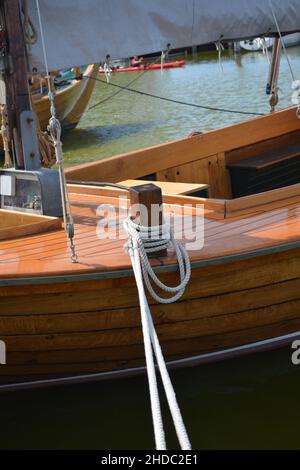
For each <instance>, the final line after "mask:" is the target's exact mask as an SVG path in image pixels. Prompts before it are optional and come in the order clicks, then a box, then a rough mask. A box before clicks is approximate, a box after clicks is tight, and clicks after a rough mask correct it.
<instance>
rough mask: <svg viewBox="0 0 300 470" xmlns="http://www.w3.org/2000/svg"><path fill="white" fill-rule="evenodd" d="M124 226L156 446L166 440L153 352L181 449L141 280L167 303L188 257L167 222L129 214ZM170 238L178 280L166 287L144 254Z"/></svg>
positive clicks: (180, 430) (185, 273) (178, 422)
mask: <svg viewBox="0 0 300 470" xmlns="http://www.w3.org/2000/svg"><path fill="white" fill-rule="evenodd" d="M124 228H125V230H126V231H127V233H128V243H127V245H126V249H127V251H128V254H129V256H130V259H131V263H132V267H133V271H134V275H135V280H136V284H137V288H138V295H139V301H140V310H141V320H142V330H143V337H144V347H145V356H146V365H147V373H148V382H149V390H150V401H151V411H152V420H153V427H154V435H155V442H156V448H157V449H158V450H165V449H166V442H165V435H164V430H163V423H162V417H161V409H160V402H159V394H158V388H157V380H156V374H155V366H154V357H153V352H154V354H155V356H156V360H157V363H158V368H159V371H160V375H161V378H162V382H163V386H164V389H165V393H166V396H167V401H168V405H169V408H170V412H171V415H172V419H173V422H174V426H175V429H176V433H177V437H178V441H179V443H180V446H181V448H182V449H184V450H190V449H191V444H190V441H189V438H188V435H187V432H186V428H185V425H184V422H183V419H182V415H181V412H180V409H179V406H178V403H177V399H176V395H175V392H174V388H173V385H172V382H171V379H170V376H169V373H168V370H167V367H166V363H165V360H164V357H163V354H162V350H161V347H160V344H159V340H158V337H157V334H156V331H155V327H154V324H153V320H152V316H151V312H150V309H149V305H148V301H147V297H146V294H145V290H144V283H143V281H144V282H145V284H146V286H147V289H148V290H149V292H150V294H151V295H152V297H153V298H154V299H155V300H157V301H158V302H161V303H170V302H172V301H174V300H177V299H178V298H179V297H181V296H182V294H183V293H184V289H185V287H186V285H187V283H188V281H189V278H190V274H191V268H190V260H189V257H188V254H187V253H186V251H185V249H184V248H183V246H181V245H180V244H179V243H178V242H177V241H176V240H175V238H174V235H173V233H172V231H171V229H170V227H169V226H167V225H166V224H163V225H161V226H155V227H143V226H139V225H137V224H135V223H134V222H133V221H132V220H131V218H127V219H126V220H125V221H124ZM170 242H171V243H172V244H173V246H174V247H175V252H176V254H177V257H178V265H179V272H180V284H179V286H177V287H169V286H166V285H165V284H163V283H162V282H161V281H160V280H159V279H158V278H157V276H156V275H155V273H154V271H153V269H152V267H151V265H150V263H149V261H148V257H147V253H154V252H157V251H161V250H162V249H166V248H167V247H168V245H169V244H170ZM149 276H150V277H151V279H152V280H153V281H154V282H155V284H156V285H157V286H158V287H160V288H161V289H163V290H165V291H166V292H171V293H173V292H176V293H175V295H174V296H173V297H171V298H168V299H164V298H161V297H159V296H158V295H157V294H156V293H155V292H154V291H153V289H152V286H151V284H150V280H149ZM151 344H152V347H151Z"/></svg>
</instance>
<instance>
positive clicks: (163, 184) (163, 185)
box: [120, 180, 208, 196]
mask: <svg viewBox="0 0 300 470" xmlns="http://www.w3.org/2000/svg"><path fill="white" fill-rule="evenodd" d="M146 183H147V181H145V180H125V181H120V184H122V185H124V186H129V187H132V186H140V185H143V184H146ZM152 183H153V184H155V185H156V186H158V187H159V188H160V189H161V190H162V194H169V195H175V196H177V195H181V194H185V195H189V194H192V193H196V192H198V191H203V190H207V189H208V185H207V184H191V183H178V182H176V183H174V182H170V181H152Z"/></svg>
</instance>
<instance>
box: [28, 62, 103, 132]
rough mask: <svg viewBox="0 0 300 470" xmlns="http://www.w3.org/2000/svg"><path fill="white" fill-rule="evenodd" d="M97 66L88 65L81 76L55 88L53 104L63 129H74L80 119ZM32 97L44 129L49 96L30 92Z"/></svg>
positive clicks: (48, 109)
mask: <svg viewBox="0 0 300 470" xmlns="http://www.w3.org/2000/svg"><path fill="white" fill-rule="evenodd" d="M98 68H99V65H98V64H96V65H89V66H88V67H87V68H86V70H85V72H84V73H83V75H82V77H80V78H74V79H73V80H72V81H71V83H70V84H69V85H66V86H65V87H63V88H61V89H57V90H56V93H55V106H56V110H57V116H58V118H59V120H60V122H61V125H62V129H63V130H70V129H74V127H76V126H77V124H78V122H79V121H80V119H81V116H82V115H83V113H84V112H85V110H86V108H87V106H88V104H89V101H90V98H91V95H92V93H93V91H94V88H95V84H96V81H95V80H93V78H96V77H97V74H98ZM88 77H92V78H91V79H90V78H88ZM32 99H33V107H34V110H35V112H36V113H37V116H38V119H39V122H40V126H41V128H42V129H43V130H46V129H47V126H48V123H49V118H50V105H49V98H48V96H47V95H45V96H41V95H40V93H36V94H32Z"/></svg>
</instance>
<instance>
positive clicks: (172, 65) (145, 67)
mask: <svg viewBox="0 0 300 470" xmlns="http://www.w3.org/2000/svg"><path fill="white" fill-rule="evenodd" d="M184 64H185V60H176V61H175V62H164V63H163V65H162V67H163V69H172V68H175V67H183V66H184ZM160 68H161V64H148V65H147V64H145V65H139V66H138V67H113V68H112V69H111V72H112V73H113V72H139V71H143V70H160ZM99 73H103V74H104V70H103V69H102V68H100V69H99Z"/></svg>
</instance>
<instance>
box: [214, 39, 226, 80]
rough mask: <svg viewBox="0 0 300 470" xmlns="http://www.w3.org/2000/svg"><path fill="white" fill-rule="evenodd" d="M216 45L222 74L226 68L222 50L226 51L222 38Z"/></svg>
mask: <svg viewBox="0 0 300 470" xmlns="http://www.w3.org/2000/svg"><path fill="white" fill-rule="evenodd" d="M215 46H216V50H217V52H218V60H219V67H220V69H221V72H222V74H223V75H224V69H223V63H222V52H223V51H224V46H223V44H222V42H221V39H219V40H218V41H217V42H215Z"/></svg>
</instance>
